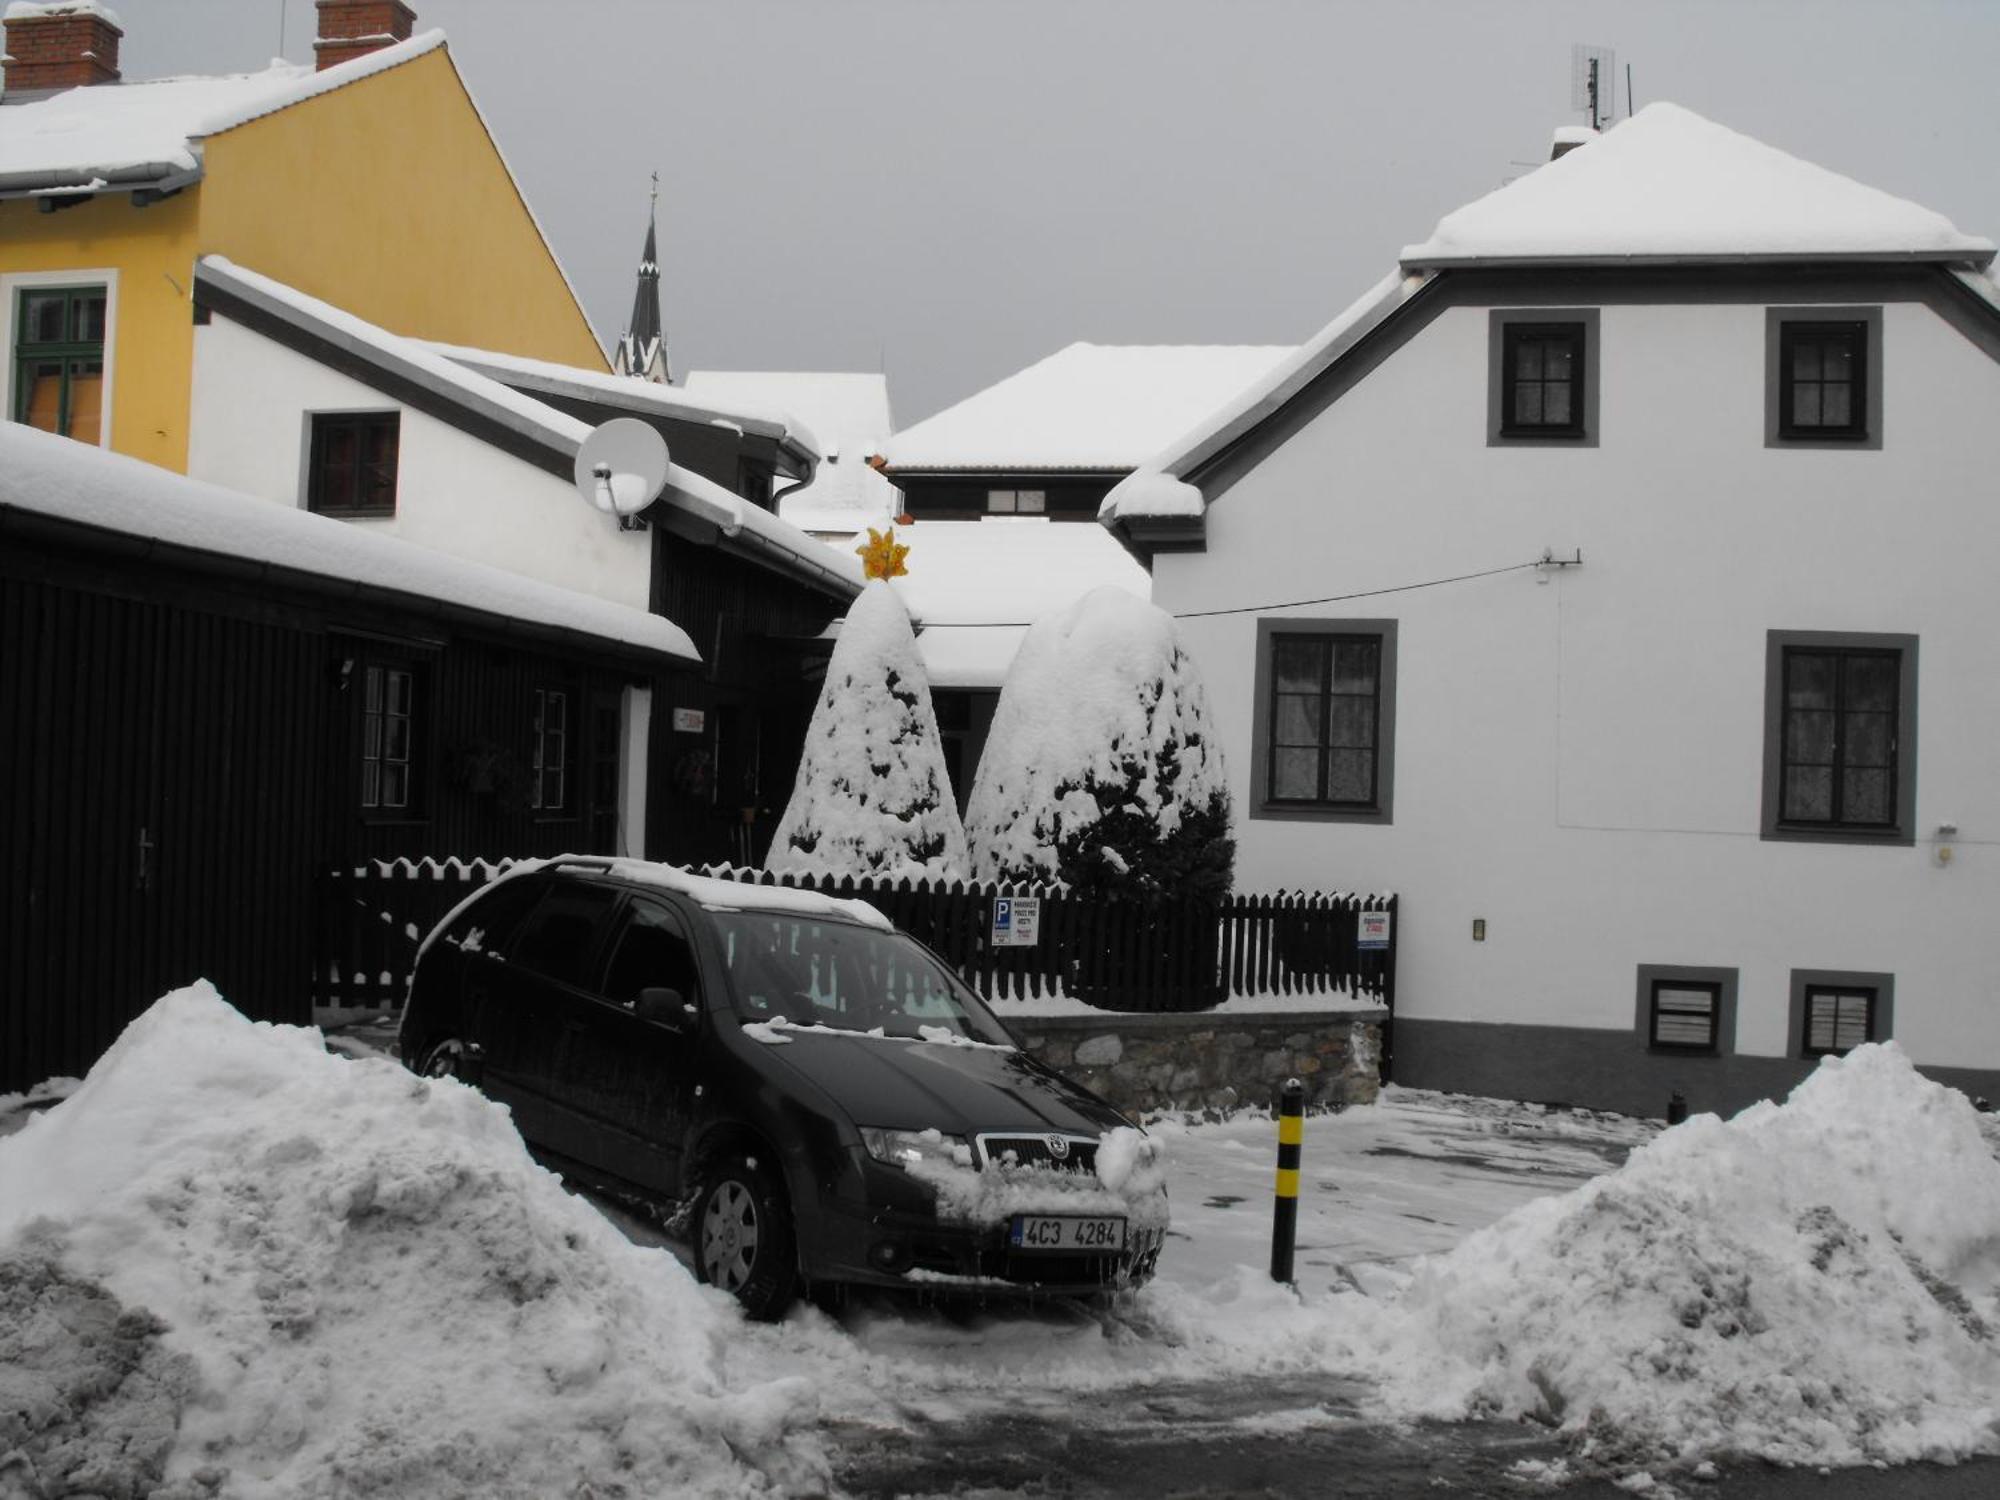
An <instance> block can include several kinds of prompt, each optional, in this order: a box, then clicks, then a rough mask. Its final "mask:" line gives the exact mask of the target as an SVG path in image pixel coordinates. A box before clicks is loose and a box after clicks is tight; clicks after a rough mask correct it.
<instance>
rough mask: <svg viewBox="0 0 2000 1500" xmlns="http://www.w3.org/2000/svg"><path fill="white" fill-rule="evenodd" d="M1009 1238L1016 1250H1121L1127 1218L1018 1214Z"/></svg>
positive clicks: (1123, 1246)
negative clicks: (1125, 1219)
mask: <svg viewBox="0 0 2000 1500" xmlns="http://www.w3.org/2000/svg"><path fill="white" fill-rule="evenodd" d="M1008 1242H1009V1243H1010V1244H1012V1245H1013V1247H1014V1248H1015V1249H1016V1250H1111V1251H1118V1250H1123V1249H1124V1248H1125V1221H1124V1220H1123V1219H1086V1218H1080V1217H1077V1216H1075V1215H1070V1214H1016V1215H1015V1216H1014V1225H1013V1229H1012V1230H1011V1232H1010V1233H1009V1235H1008Z"/></svg>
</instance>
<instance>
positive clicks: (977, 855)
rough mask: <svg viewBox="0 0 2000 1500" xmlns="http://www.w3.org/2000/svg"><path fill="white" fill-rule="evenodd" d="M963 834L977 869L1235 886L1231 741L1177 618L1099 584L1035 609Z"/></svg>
mask: <svg viewBox="0 0 2000 1500" xmlns="http://www.w3.org/2000/svg"><path fill="white" fill-rule="evenodd" d="M966 833H967V838H968V840H969V842H970V844H971V847H972V861H973V865H972V868H973V875H974V878H976V879H979V880H997V881H1001V882H1004V883H1008V884H1032V883H1039V882H1044V881H1048V880H1061V881H1064V882H1066V883H1068V884H1069V885H1070V886H1071V887H1073V888H1075V889H1079V890H1084V891H1094V890H1095V891H1106V892H1113V891H1115V892H1122V893H1134V892H1138V893H1154V892H1157V893H1165V894H1173V895H1222V894H1224V893H1226V892H1227V891H1228V889H1229V885H1230V872H1231V868H1232V865H1233V864H1234V860H1235V852H1236V850H1235V842H1234V840H1233V839H1232V838H1231V837H1230V834H1229V790H1228V786H1227V784H1226V782H1225V780H1224V778H1223V771H1222V749H1221V745H1220V743H1219V742H1218V740H1217V738H1216V736H1215V734H1214V731H1213V729H1212V727H1211V725H1210V722H1209V710H1208V695H1207V693H1206V692H1204V691H1203V690H1202V685H1201V679H1200V677H1199V676H1198V675H1197V673H1196V672H1195V667H1194V661H1193V659H1192V658H1191V657H1189V655H1188V654H1187V651H1186V649H1185V647H1183V646H1182V644H1181V640H1180V632H1179V630H1178V629H1177V628H1176V626H1175V625H1174V622H1173V617H1172V616H1170V615H1168V614H1167V613H1166V611H1164V610H1162V609H1159V608H1157V607H1155V606H1154V605H1151V604H1148V603H1147V602H1146V601H1145V600H1143V599H1138V598H1135V597H1133V596H1132V595H1131V594H1128V593H1126V592H1125V591H1124V590H1122V589H1115V588H1099V589H1095V590H1093V591H1092V592H1090V593H1088V594H1086V595H1084V597H1083V598H1081V599H1079V600H1078V601H1077V602H1076V603H1075V604H1073V605H1071V606H1070V607H1069V608H1068V609H1066V610H1064V611H1062V612H1061V613H1060V614H1055V615H1050V616H1047V617H1045V618H1044V619H1042V620H1039V621H1037V622H1036V624H1035V626H1034V628H1033V629H1031V630H1030V631H1029V632H1028V634H1027V638H1026V639H1025V640H1023V641H1022V643H1021V649H1020V651H1019V652H1018V653H1016V655H1015V657H1014V664H1013V666H1012V667H1011V668H1010V669H1009V670H1008V673H1007V681H1006V685H1005V687H1003V688H1002V690H1001V693H1000V706H999V708H998V709H997V710H996V711H995V713H994V716H993V728H992V732H991V734H990V735H989V736H988V738H987V741H986V751H985V754H984V755H983V756H982V757H981V759H980V762H979V774H978V777H977V778H976V779H975V780H974V782H973V787H972V800H971V804H970V806H969V807H968V808H967V811H966Z"/></svg>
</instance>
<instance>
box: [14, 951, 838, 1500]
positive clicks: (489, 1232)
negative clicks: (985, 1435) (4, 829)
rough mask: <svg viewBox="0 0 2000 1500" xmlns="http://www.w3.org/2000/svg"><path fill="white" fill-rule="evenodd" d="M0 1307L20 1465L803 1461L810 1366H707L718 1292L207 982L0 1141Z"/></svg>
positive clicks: (615, 1475) (427, 1099)
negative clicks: (794, 1372) (242, 1008)
mask: <svg viewBox="0 0 2000 1500" xmlns="http://www.w3.org/2000/svg"><path fill="white" fill-rule="evenodd" d="M56 1323H66V1324H67V1325H69V1326H71V1327H73V1328H74V1329H76V1330H78V1331H79V1332H87V1331H91V1330H95V1331H96V1332H97V1333H98V1334H101V1335H104V1336H102V1337H93V1338H91V1339H84V1338H80V1337H76V1336H55V1335H47V1334H46V1330H48V1329H49V1328H51V1327H52V1326H54V1325H55V1324H56ZM0 1327H5V1328H7V1329H9V1330H12V1332H11V1333H10V1338H11V1339H12V1342H11V1343H9V1344H8V1345H7V1346H6V1348H5V1350H4V1353H5V1355H6V1356H7V1357H6V1358H5V1359H4V1360H0V1366H4V1368H6V1369H7V1371H8V1375H7V1376H6V1378H5V1382H4V1384H0V1397H4V1398H6V1399H4V1400H0V1449H6V1448H14V1447H19V1448H21V1449H22V1451H23V1452H24V1454H25V1455H26V1461H27V1462H28V1463H30V1464H32V1465H35V1466H36V1468H37V1469H38V1471H39V1474H40V1478H39V1479H36V1478H35V1477H34V1476H32V1475H31V1476H29V1487H30V1488H29V1492H31V1493H39V1492H40V1491H39V1490H36V1489H35V1488H34V1485H35V1484H36V1483H41V1482H51V1483H52V1482H54V1481H56V1480H58V1479H63V1480H64V1483H66V1484H68V1485H69V1486H70V1487H69V1488H64V1489H62V1491H61V1492H62V1493H71V1492H72V1491H73V1490H74V1489H75V1488H76V1487H77V1486H79V1485H80V1486H81V1487H82V1488H84V1489H90V1490H97V1489H100V1488H102V1489H103V1490H104V1491H105V1492H107V1493H135V1492H144V1491H149V1490H151V1489H152V1488H153V1485H152V1479H153V1477H154V1476H156V1475H157V1473H158V1472H159V1471H160V1470H162V1469H163V1470H164V1475H165V1478H166V1480H167V1481H168V1483H169V1490H168V1491H167V1492H168V1493H174V1494H177V1495H182V1496H194V1495H206V1494H212V1493H220V1494H223V1495H241V1496H277V1495H300V1494H321V1493H335V1492H338V1493H362V1492H365V1493H369V1494H374V1495H380V1496H410V1497H417V1496H430V1495H438V1494H447V1493H457V1494H462V1493H477V1494H482V1495H521V1496H538V1495H556V1494H564V1495H567V1494H581V1493H593V1494H599V1495H605V1494H634V1495H664V1494H691V1493H698V1494H702V1495H739V1494H741V1495H748V1494H768V1493H771V1492H773V1491H774V1490H775V1491H801V1490H803V1491H810V1492H823V1491H824V1489H825V1487H826V1482H827V1470H826V1465H825V1461H824V1459H823V1457H822V1456H821V1455H820V1453H819V1451H818V1449H817V1446H816V1440H815V1439H813V1438H812V1437H811V1436H810V1435H809V1431H808V1429H809V1428H810V1426H811V1424H812V1423H813V1422H814V1421H815V1419H816V1416H817V1399H816V1397H815V1396H814V1395H813V1394H812V1393H811V1391H810V1390H808V1389H807V1388H806V1387H805V1385H804V1383H803V1382H799V1381H776V1382H770V1383H766V1384H763V1385H746V1386H739V1387H737V1388H732V1387H731V1385H730V1384H729V1383H728V1381H727V1378H726V1376H725V1375H724V1373H723V1370H724V1364H725V1359H724V1355H725V1351H726V1349H727V1348H728V1347H729V1346H730V1345H731V1344H732V1343H733V1341H734V1340H736V1339H738V1338H740V1337H741V1324H740V1321H739V1319H738V1318H737V1316H736V1313H735V1311H734V1308H733V1305H731V1304H730V1303H728V1302H727V1301H726V1299H723V1298H722V1297H721V1296H720V1295H719V1294H716V1293H711V1292H707V1291H705V1290H703V1289H701V1288H698V1287H697V1286H696V1285H695V1284H694V1283H693V1282H692V1281H691V1280H690V1279H689V1278H688V1276H687V1274H686V1273H685V1272H684V1271H683V1270H681V1268H680V1267H679V1265H678V1264H677V1263H676V1262H675V1261H674V1260H672V1259H671V1258H669V1257H668V1256H667V1255H665V1254H663V1253H661V1252H659V1251H657V1250H645V1249H641V1248H639V1247H637V1246H635V1245H632V1244H630V1243H628V1242H627V1241H626V1240H625V1239H624V1238H622V1237H621V1236H620V1235H619V1234H618V1232H617V1231H616V1230H615V1229H613V1228H612V1227H611V1226H610V1225H609V1224H608V1223H607V1222H606V1221H605V1220H604V1219H603V1217H602V1216H600V1215H599V1214H598V1213H597V1212H596V1211H594V1210H593V1209H591V1208H590V1207H589V1206H588V1205H586V1204H584V1203H582V1202H579V1201H578V1200H575V1199H572V1198H570V1197H569V1196H567V1195H566V1194H565V1193H564V1192H563V1190H562V1188H561V1186H560V1184H559V1183H558V1182H557V1180H556V1179H555V1178H554V1177H553V1176H551V1175H549V1174H548V1173H546V1172H544V1171H542V1170H541V1169H540V1168H539V1167H537V1166H535V1165H534V1163H533V1162H532V1161H530V1160H529V1158H528V1157H527V1155H526V1153H525V1151H524V1150H523V1148H522V1146H521V1142H520V1139H519V1137H518V1136H517V1135H516V1134H515V1133H514V1130H513V1127H512V1125H511V1124H510V1122H509V1120H508V1117H507V1114H506V1112H505V1110H503V1109H501V1108H500V1107H498V1106H496V1105H494V1104H491V1103H489V1102H488V1101H486V1100H485V1099H483V1098H481V1097H480V1096H479V1095H478V1094H477V1093H475V1092H474V1091H472V1090H471V1089H468V1088H465V1087H464V1086H462V1085H460V1084H457V1083H454V1082H451V1081H449V1080H444V1081H425V1080H420V1079H417V1078H414V1077H412V1076H411V1075H410V1074H408V1073H406V1072H404V1071H403V1070H402V1069H401V1068H399V1067H397V1066H396V1065H394V1064H393V1063H389V1062H387V1061H382V1060H376V1061H364V1062H350V1061H347V1060H345V1059H342V1058H339V1057H335V1056H332V1055H330V1054H328V1053H327V1052H325V1051H324V1050H323V1049H322V1046H321V1043H320V1039H319V1035H318V1033H317V1032H314V1031H310V1030H306V1029H301V1028H294V1027H285V1026H270V1025H262V1024H252V1023H250V1022H247V1021H245V1020H244V1019H243V1018H242V1017H241V1016H239V1015H238V1014H237V1013H236V1012H235V1011H233V1010H231V1009H230V1008H229V1007H228V1006H227V1005H225V1004H224V1003H223V1002H222V1000H221V999H220V998H219V997H218V996H217V995H216V994H215V992H214V991H213V990H212V989H210V988H209V987H208V986H207V985H205V984H203V985H196V986H194V987H192V988H190V989H186V990H182V991H178V992H176V993H174V994H172V995H169V996H167V997H166V998H165V999H163V1000H161V1001H159V1002H158V1003H157V1004H156V1005H154V1006H153V1007H152V1008H151V1009H150V1010H149V1011H147V1012H146V1014H145V1015H143V1016H142V1017H140V1018H139V1020H137V1021H135V1022H134V1023H133V1024H132V1026H131V1027H129V1028H128V1029H127V1030H126V1032H125V1034H124V1036H123V1037H121V1038H120V1039H119V1041H118V1042H117V1044H116V1045H114V1046H113V1047H112V1048H111V1050H110V1051H109V1052H107V1053H106V1054H105V1055H104V1057H103V1058H102V1059H101V1060H100V1061H99V1063H98V1065H97V1066H96V1067H95V1068H94V1069H92V1071H91V1073H90V1076H89V1077H88V1078H87V1079H86V1080H85V1081H84V1083H83V1086H82V1087H81V1088H80V1089H78V1090H77V1092H76V1093H75V1094H74V1095H73V1096H72V1097H71V1098H70V1099H69V1100H68V1101H66V1102H65V1103H63V1104H62V1105H60V1106H58V1107H57V1108H55V1109H53V1110H51V1111H50V1112H49V1113H47V1114H46V1115H45V1116H43V1117H41V1118H39V1119H37V1120H35V1121H34V1122H33V1123H32V1124H30V1125H29V1126H28V1127H27V1128H26V1129H24V1130H22V1131H21V1132H19V1133H18V1134H16V1135H13V1136H10V1137H8V1138H6V1139H5V1140H0ZM38 1328H39V1329H41V1330H43V1332H44V1335H45V1336H42V1337H41V1339H40V1343H39V1344H35V1343H34V1341H33V1340H32V1339H31V1338H30V1337H29V1336H28V1335H27V1334H23V1333H22V1332H21V1330H23V1329H27V1330H29V1331H30V1332H31V1333H32V1332H33V1331H34V1330H36V1329H38ZM113 1334H115V1336H116V1337H115V1339H111V1341H110V1343H107V1339H108V1338H110V1335H113ZM65 1351H67V1354H68V1356H69V1357H70V1358H71V1359H72V1360H74V1361H75V1363H74V1364H72V1365H69V1366H67V1367H63V1366H61V1365H60V1363H59V1361H58V1360H57V1356H58V1355H60V1354H62V1353H64V1352H65ZM107 1351H109V1352H107ZM24 1356H25V1357H27V1358H24ZM92 1362H95V1364H96V1365H99V1366H105V1368H102V1369H98V1368H86V1366H87V1365H90V1364H91V1363H92ZM24 1368H25V1370H26V1373H25V1375H24V1373H23V1369H24ZM121 1376H122V1382H121V1380H120V1377H121ZM24 1384H25V1385H27V1386H28V1387H29V1389H28V1390H26V1391H23V1390H22V1389H21V1387H22V1386H23V1385H24ZM108 1388H110V1389H111V1395H112V1397H115V1398H116V1399H110V1398H105V1399H96V1400H94V1402H93V1401H92V1400H88V1399H86V1398H90V1397H99V1398H102V1397H104V1393H105V1392H106V1390H107V1389H108ZM176 1408H178V1434H177V1435H175V1433H174V1419H175V1415H176V1411H175V1409H176ZM8 1421H11V1422H13V1423H14V1424H15V1427H16V1428H17V1429H18V1428H25V1429H27V1430H25V1431H22V1430H15V1431H8V1430H7V1429H6V1428H5V1425H4V1423H5V1422H8ZM93 1465H94V1466H95V1467H93ZM78 1475H82V1476H85V1477H89V1476H93V1475H95V1476H97V1478H96V1479H95V1480H93V1482H91V1483H84V1482H83V1480H82V1479H81V1478H78V1477H77V1476H78ZM64 1476H69V1477H68V1478H67V1479H64ZM107 1476H108V1478H107ZM113 1481H115V1483H114V1482H113ZM121 1484H122V1485H123V1488H119V1487H118V1486H119V1485H121ZM0 1488H4V1486H0Z"/></svg>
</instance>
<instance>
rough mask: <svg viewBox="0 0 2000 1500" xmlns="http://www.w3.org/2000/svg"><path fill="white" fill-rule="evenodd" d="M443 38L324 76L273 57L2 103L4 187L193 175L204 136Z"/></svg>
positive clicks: (404, 45) (420, 38) (0, 170)
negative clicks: (51, 179) (236, 69)
mask: <svg viewBox="0 0 2000 1500" xmlns="http://www.w3.org/2000/svg"><path fill="white" fill-rule="evenodd" d="M17 8H18V7H17ZM444 44H445V37H444V33H443V32H442V31H425V32H420V33H419V34H418V35H416V36H413V37H411V38H410V39H409V40H408V41H406V42H399V43H397V44H396V45H395V46H393V47H383V48H381V49H380V50H378V51H375V52H371V53H369V54H367V55H366V56H364V57H357V58H355V59H353V60H352V61H350V62H344V63H341V64H339V65H338V66H336V67H331V68H328V69H326V70H325V71H324V72H315V71H313V68H312V65H311V64H309V63H288V62H273V63H272V64H271V66H270V67H268V68H266V69H264V70H263V71H262V72H260V73H237V74H226V75H220V76H215V77H185V78H161V79H155V80H151V81H147V82H135V83H118V84H93V85H90V86H89V87H85V88H74V89H67V90H65V91H64V92H62V93H60V94H51V95H50V96H49V97H48V98H46V99H37V100H33V101H31V102H29V103H26V104H10V105H8V106H7V107H6V108H5V109H0V184H4V183H5V182H6V180H7V179H9V178H13V177H17V176H28V175H31V174H38V173H47V174H61V175H62V176H63V177H64V178H65V179H66V180H75V181H78V182H85V181H88V180H89V179H91V178H92V177H104V178H107V179H110V180H111V181H114V182H116V181H121V180H124V181H130V180H132V179H133V178H134V177H138V178H140V179H144V178H148V177H164V176H171V175H174V174H177V173H185V172H195V171H198V170H200V167H201V148H200V142H201V141H202V139H203V138H205V137H207V136H211V135H220V134H221V133H222V132H223V131H225V130H233V129H235V128H236V127H237V126H239V125H244V124H248V123H249V122H250V121H252V120H255V119H258V118H260V117H262V116H264V115H268V114H273V113H275V112H277V111H278V110H281V109H288V108H290V107H291V106H292V105H294V104H298V103H301V102H303V101H305V100H307V99H312V98H316V97H317V96H318V95H320V94H326V93H331V92H332V91H333V90H335V89H338V88H344V87H346V86H347V85H348V84H350V83H356V82H358V81H360V80H361V79H363V78H367V77H370V76H372V75H374V74H376V73H381V72H386V71H387V70H388V69H390V68H395V67H400V66H402V65H403V64H404V63H406V62H410V61H412V60H413V59H415V58H418V57H422V56H423V55H424V54H425V53H427V52H432V51H435V50H436V49H437V48H439V47H442V46H443V45H444Z"/></svg>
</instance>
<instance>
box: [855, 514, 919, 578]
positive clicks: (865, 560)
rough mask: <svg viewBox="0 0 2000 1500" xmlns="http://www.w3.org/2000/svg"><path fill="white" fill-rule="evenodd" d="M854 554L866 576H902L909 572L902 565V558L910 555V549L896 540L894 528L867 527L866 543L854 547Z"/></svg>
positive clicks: (863, 574)
mask: <svg viewBox="0 0 2000 1500" xmlns="http://www.w3.org/2000/svg"><path fill="white" fill-rule="evenodd" d="M854 555H855V556H856V557H858V558H860V559H861V572H862V576H863V577H866V578H902V577H904V576H906V575H907V574H908V573H909V571H910V570H909V569H908V568H906V567H904V566H903V559H904V558H906V557H908V556H909V555H910V549H909V548H908V547H905V546H904V545H903V544H902V543H901V542H899V541H897V540H896V528H895V527H893V526H891V527H890V528H889V529H888V530H887V531H877V530H876V529H875V528H874V527H873V526H870V527H869V528H868V545H867V546H865V547H856V548H855V549H854Z"/></svg>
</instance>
